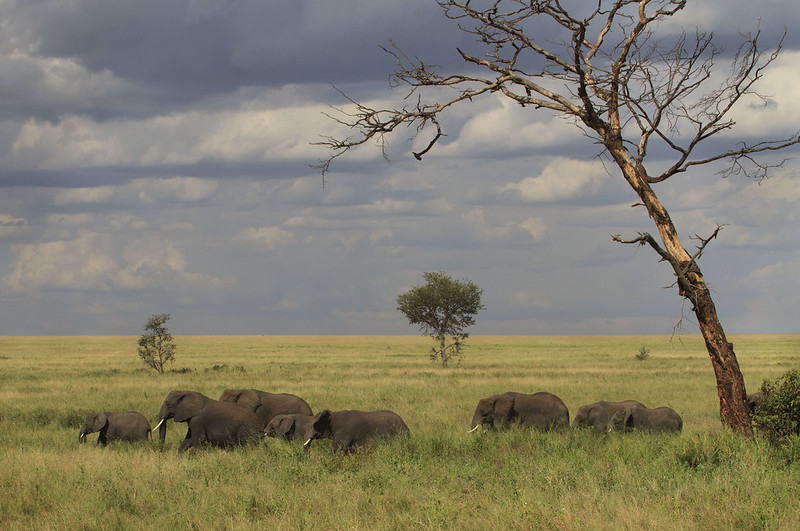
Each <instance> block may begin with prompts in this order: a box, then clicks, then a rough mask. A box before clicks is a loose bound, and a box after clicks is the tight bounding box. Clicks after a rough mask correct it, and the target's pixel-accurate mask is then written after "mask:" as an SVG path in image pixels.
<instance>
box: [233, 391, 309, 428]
mask: <svg viewBox="0 0 800 531" xmlns="http://www.w3.org/2000/svg"><path fill="white" fill-rule="evenodd" d="M219 401H220V402H234V403H236V404H239V405H241V406H245V407H249V408H250V409H251V410H252V411H253V412H254V413H255V414H256V415H258V418H259V419H261V423H262V425H261V428H262V429H263V428H265V427H266V426H267V424H269V421H270V420H272V417H274V416H275V415H290V414H293V413H296V414H298V415H309V416H312V415H313V413H312V412H311V407H310V406H309V405H308V403H307V402H306V401H305V400H303V399H302V398H300V397H299V396H295V395H291V394H289V393H267V392H266V391H259V390H258V389H225V390H224V391H223V392H222V395H220V397H219Z"/></svg>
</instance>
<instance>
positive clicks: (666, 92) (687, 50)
mask: <svg viewBox="0 0 800 531" xmlns="http://www.w3.org/2000/svg"><path fill="white" fill-rule="evenodd" d="M437 1H438V3H439V5H440V6H441V7H442V8H443V10H444V14H445V16H446V17H448V18H450V19H452V20H455V21H457V22H458V24H459V28H460V29H461V30H463V31H465V32H468V33H472V34H474V35H475V37H476V38H477V40H478V41H480V42H481V43H483V44H484V45H485V48H486V54H485V56H480V57H479V56H476V55H472V54H469V53H466V52H464V51H462V50H458V52H459V53H460V54H461V57H462V58H463V59H464V61H466V63H467V64H468V65H469V68H466V69H465V70H466V71H468V72H481V74H480V75H478V74H474V73H469V74H447V75H443V74H439V73H437V69H436V68H434V67H432V66H431V65H428V64H426V63H424V62H423V61H421V60H419V59H416V58H410V57H408V56H406V55H405V54H404V53H403V52H402V50H400V49H399V48H398V47H397V46H394V45H392V47H391V48H389V49H387V51H388V52H389V53H390V54H392V55H393V56H394V57H395V59H396V60H397V69H396V71H395V73H394V75H393V77H392V83H393V85H394V86H395V87H406V88H407V93H406V96H405V98H404V99H403V102H404V104H403V105H402V106H401V107H398V108H389V109H374V108H371V107H369V106H367V105H364V104H361V103H359V102H356V101H353V100H350V99H349V98H348V101H349V102H350V106H349V107H347V108H341V109H338V113H337V114H336V116H332V118H333V119H334V120H336V121H337V122H339V123H340V124H342V125H344V126H346V127H347V128H349V129H350V130H352V131H353V132H354V133H353V136H350V137H347V138H344V139H337V138H330V137H326V138H324V139H323V140H322V141H321V142H319V144H321V145H324V146H327V147H328V149H329V154H330V156H329V157H328V158H327V159H326V160H323V161H321V162H320V165H319V168H320V169H321V171H322V175H323V179H324V176H325V174H326V172H327V171H328V170H329V168H330V164H331V162H332V161H333V160H334V159H336V158H337V157H340V156H342V155H344V154H346V153H347V152H348V151H349V150H351V149H352V148H354V147H357V146H360V145H362V144H365V143H368V142H372V141H374V142H377V143H378V145H379V146H380V148H381V149H382V150H383V149H384V138H385V137H386V135H389V134H391V133H394V132H396V131H398V129H401V128H408V127H410V128H411V136H412V138H416V137H417V136H418V135H420V134H423V132H424V131H427V130H428V129H430V128H434V129H435V133H434V134H433V136H432V137H431V140H430V141H429V142H428V143H427V144H426V145H425V147H424V149H422V150H421V151H419V152H416V153H414V156H415V157H416V158H417V159H421V158H422V157H423V156H424V155H425V154H426V153H427V152H428V151H430V150H431V149H432V148H433V147H434V146H435V145H436V143H437V142H438V141H439V139H440V138H441V137H442V135H443V131H442V127H441V125H440V123H439V121H438V117H439V116H440V115H442V114H443V113H444V112H445V111H447V110H448V108H450V107H452V106H454V105H456V104H458V103H461V102H470V101H472V100H474V99H475V98H477V97H480V96H485V95H489V94H501V95H503V96H505V97H507V98H509V99H511V100H513V101H515V102H517V103H518V104H519V105H520V106H521V107H525V108H533V109H545V110H549V111H551V112H555V113H556V114H559V115H562V116H565V117H567V118H570V119H572V120H573V121H574V122H575V124H576V125H577V126H578V127H579V128H581V129H582V130H583V132H584V134H585V135H586V136H588V137H590V138H591V139H592V140H594V141H595V142H596V143H597V144H598V145H599V146H601V149H602V155H603V156H604V157H607V158H609V159H610V160H612V161H613V162H614V164H616V166H617V167H618V168H619V170H620V171H621V173H622V177H623V178H624V179H625V180H626V181H627V183H628V184H629V185H630V187H631V188H632V189H633V190H634V192H635V193H636V195H637V196H638V198H639V203H637V204H638V205H643V206H644V207H645V208H646V209H647V212H648V214H649V216H650V218H651V219H652V220H653V222H654V224H655V227H656V230H657V232H658V239H656V238H655V237H653V236H652V235H650V234H649V233H646V232H643V233H640V234H639V235H638V237H636V238H629V239H624V238H622V237H621V236H614V237H613V238H614V240H615V241H617V242H621V243H628V244H636V245H647V246H649V247H651V248H652V249H653V250H654V251H655V252H656V253H657V254H658V256H659V257H660V259H661V260H662V261H665V262H667V263H668V264H669V265H670V266H671V267H672V270H673V272H674V274H675V277H676V284H677V287H678V293H679V295H680V296H681V297H683V298H684V301H686V300H688V301H689V302H690V303H691V305H692V310H693V312H694V314H695V316H696V318H697V323H698V325H699V327H700V331H701V333H702V335H703V338H704V339H705V344H706V347H707V350H708V354H709V357H710V358H711V363H712V366H713V368H714V373H715V375H716V381H717V390H718V395H719V403H720V417H721V421H722V423H723V424H724V425H726V426H729V427H731V428H733V429H734V430H737V431H739V432H741V433H743V434H745V435H751V434H752V425H751V421H750V416H749V413H748V411H747V408H746V405H745V396H746V391H745V386H744V380H743V378H742V374H741V370H740V368H739V364H738V361H737V359H736V355H735V353H734V350H733V345H732V344H731V343H730V342H729V341H728V340H727V338H726V336H725V332H724V330H723V327H722V324H721V323H720V321H719V318H718V316H717V311H716V307H715V305H714V302H713V300H712V298H711V294H710V292H709V289H708V286H707V284H706V281H705V279H704V277H703V274H702V272H701V270H700V266H699V265H698V259H699V258H700V256H701V255H702V253H703V252H704V251H705V249H706V247H707V246H708V244H709V243H710V242H711V241H712V240H713V239H714V238H715V237H716V236H717V234H718V233H719V231H720V229H721V227H720V226H717V227H716V229H715V230H714V231H713V232H712V233H711V235H710V236H708V237H705V238H704V237H700V236H697V237H696V238H697V239H698V240H699V242H700V244H699V247H698V250H697V251H696V252H695V253H693V254H692V253H690V252H689V251H687V250H686V248H684V246H683V244H682V243H681V241H680V239H679V238H678V232H677V230H676V228H675V226H674V224H673V222H672V219H671V218H670V215H669V213H668V212H667V210H666V208H665V207H664V206H663V205H662V204H661V202H660V200H659V199H658V197H657V196H656V193H655V191H654V188H653V187H654V185H658V184H660V183H664V182H665V181H667V180H668V179H669V178H670V177H673V176H675V175H678V174H682V173H686V172H689V171H692V170H696V169H698V168H703V167H709V166H711V165H716V164H718V163H727V164H726V165H725V169H724V170H723V171H722V173H723V176H726V175H730V174H742V175H746V176H748V177H751V178H753V179H758V180H761V179H764V178H766V177H767V176H768V174H769V171H770V170H771V169H772V168H774V167H775V166H776V165H774V164H773V165H770V164H769V163H767V162H763V161H762V160H761V158H759V155H766V154H768V153H770V152H773V151H778V150H781V149H784V148H787V147H789V146H793V145H795V144H798V143H800V134H798V135H795V136H794V137H791V138H787V139H784V140H768V141H762V142H756V143H748V142H740V143H737V144H735V145H733V146H732V147H730V148H728V149H723V150H722V151H719V152H717V153H709V152H708V151H707V150H706V149H705V147H706V146H707V144H708V143H707V142H706V141H707V140H708V139H710V138H712V137H715V136H716V135H719V134H720V133H723V132H726V131H729V130H731V129H733V128H734V126H735V125H736V124H735V122H734V120H733V119H732V110H733V109H734V107H735V106H736V104H737V103H739V102H741V101H742V100H743V99H744V98H745V97H752V96H753V95H754V96H755V97H758V98H761V99H762V100H763V101H764V102H765V103H766V101H767V98H766V97H764V96H762V95H760V94H759V93H758V92H757V90H756V84H757V82H758V80H759V79H761V78H762V76H763V75H764V72H765V69H766V68H767V67H768V66H769V65H770V64H771V63H772V62H773V61H774V60H775V59H776V58H777V56H778V53H779V52H780V50H781V44H782V42H783V41H782V39H781V40H780V42H778V43H777V45H776V46H775V47H774V48H773V49H772V50H771V51H765V50H764V47H763V46H761V45H760V44H759V37H760V31H755V33H752V34H748V35H743V36H742V42H741V45H740V47H739V49H738V51H737V53H736V54H735V55H734V56H733V58H732V59H731V62H730V66H731V67H732V68H731V70H730V73H729V74H728V75H727V77H726V78H725V79H724V80H723V82H722V83H721V84H719V81H718V80H717V79H715V78H714V77H713V76H712V74H715V73H716V69H717V64H716V63H717V62H718V61H719V60H720V59H721V57H722V56H721V50H719V49H717V48H716V47H715V46H714V45H713V34H710V33H701V32H696V33H695V34H693V35H691V34H689V35H687V34H685V33H682V34H679V35H677V36H675V35H672V36H671V37H670V36H669V35H667V37H666V38H665V39H658V38H656V30H657V29H658V28H659V24H661V23H663V22H666V21H668V20H669V19H670V17H672V16H674V15H675V14H676V13H678V12H679V11H681V10H683V9H684V8H685V7H686V4H687V1H686V0H615V1H604V0H598V1H596V3H595V5H591V4H589V3H588V2H587V3H575V4H576V5H577V4H582V7H580V8H577V7H576V8H574V9H571V10H572V11H573V13H575V12H577V10H578V9H580V10H581V11H582V14H581V16H577V15H576V14H572V13H570V12H569V10H568V9H566V8H565V7H564V5H563V4H564V2H563V1H561V0H540V1H535V0H533V1H532V0H528V1H524V0H483V1H480V0H478V1H473V0H437ZM661 27H663V25H662V26H661ZM553 31H556V32H558V34H559V35H560V39H561V40H560V41H556V40H553V39H552V37H550V38H549V39H547V40H546V42H545V39H544V38H543V37H539V36H540V35H552V34H553ZM442 94H444V96H442ZM345 97H346V96H345ZM427 97H430V98H432V100H433V101H430V102H429V101H427V100H426V98H427ZM438 98H441V99H438ZM425 134H429V133H425ZM701 144H703V146H704V149H703V150H701V149H699V146H700V145H701ZM655 149H659V150H660V151H662V152H663V151H665V150H666V151H667V152H669V153H672V155H673V156H674V163H673V164H672V165H671V166H669V167H668V168H667V169H666V170H663V171H660V172H659V173H651V171H650V170H649V169H648V167H647V166H646V164H645V163H646V161H647V160H648V153H649V152H650V151H651V150H655ZM384 156H385V151H384ZM780 164H782V163H779V164H777V165H778V166H779V165H780ZM564 178H565V179H567V178H569V176H564Z"/></svg>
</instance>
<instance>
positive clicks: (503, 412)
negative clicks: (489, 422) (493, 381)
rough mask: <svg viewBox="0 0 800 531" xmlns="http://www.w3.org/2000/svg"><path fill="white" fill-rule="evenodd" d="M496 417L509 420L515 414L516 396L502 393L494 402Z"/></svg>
mask: <svg viewBox="0 0 800 531" xmlns="http://www.w3.org/2000/svg"><path fill="white" fill-rule="evenodd" d="M494 414H495V417H496V418H497V419H498V420H500V421H506V422H507V421H509V420H511V417H513V416H514V398H513V397H511V396H509V395H500V396H499V397H498V398H497V401H496V402H495V403H494Z"/></svg>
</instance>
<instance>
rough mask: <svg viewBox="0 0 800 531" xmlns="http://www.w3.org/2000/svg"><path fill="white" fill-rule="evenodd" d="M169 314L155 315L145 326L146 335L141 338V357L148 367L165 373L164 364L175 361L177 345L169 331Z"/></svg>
mask: <svg viewBox="0 0 800 531" xmlns="http://www.w3.org/2000/svg"><path fill="white" fill-rule="evenodd" d="M171 318H172V316H171V315H170V314H168V313H162V314H154V315H153V316H151V317H150V319H148V320H147V324H146V325H144V328H143V330H144V333H143V334H142V335H141V336H140V337H139V357H140V358H142V361H143V362H144V363H145V365H147V366H148V367H151V368H153V369H155V370H157V371H158V372H161V373H163V372H164V364H166V363H167V362H168V361H169V362H174V361H175V344H174V343H173V342H172V334H170V333H169V330H168V329H167V321H169V320H170V319H171Z"/></svg>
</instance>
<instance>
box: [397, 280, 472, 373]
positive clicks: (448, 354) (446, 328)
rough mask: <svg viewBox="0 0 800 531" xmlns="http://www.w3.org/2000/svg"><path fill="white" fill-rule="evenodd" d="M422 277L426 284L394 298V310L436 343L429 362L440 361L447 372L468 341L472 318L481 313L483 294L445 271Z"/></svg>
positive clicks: (469, 283) (468, 283) (467, 282)
mask: <svg viewBox="0 0 800 531" xmlns="http://www.w3.org/2000/svg"><path fill="white" fill-rule="evenodd" d="M422 275H423V277H424V278H425V284H422V285H420V286H415V287H413V288H411V289H409V290H408V291H406V292H405V293H403V294H402V295H400V296H399V297H397V309H398V310H400V311H401V312H403V314H404V315H405V316H406V318H408V322H409V323H411V324H416V325H419V329H420V331H421V332H422V333H423V334H426V335H429V336H431V337H432V338H433V339H434V340H435V341H436V345H437V346H435V347H431V352H430V357H431V360H432V361H436V360H441V362H442V367H445V368H446V367H447V362H448V361H449V360H450V359H452V358H454V357H460V356H461V351H462V349H463V347H464V341H465V340H466V339H467V338H468V337H469V334H468V333H467V332H465V331H464V329H466V328H467V327H470V326H472V325H474V324H475V315H476V314H477V313H478V311H480V310H483V309H484V306H483V304H481V295H482V294H483V290H482V289H480V288H479V287H478V286H477V285H476V284H475V283H473V282H471V281H468V280H467V281H459V280H454V279H452V278H450V276H449V275H448V274H447V273H445V272H444V271H439V272H427V273H423V274H422ZM448 338H450V340H449V342H448Z"/></svg>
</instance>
